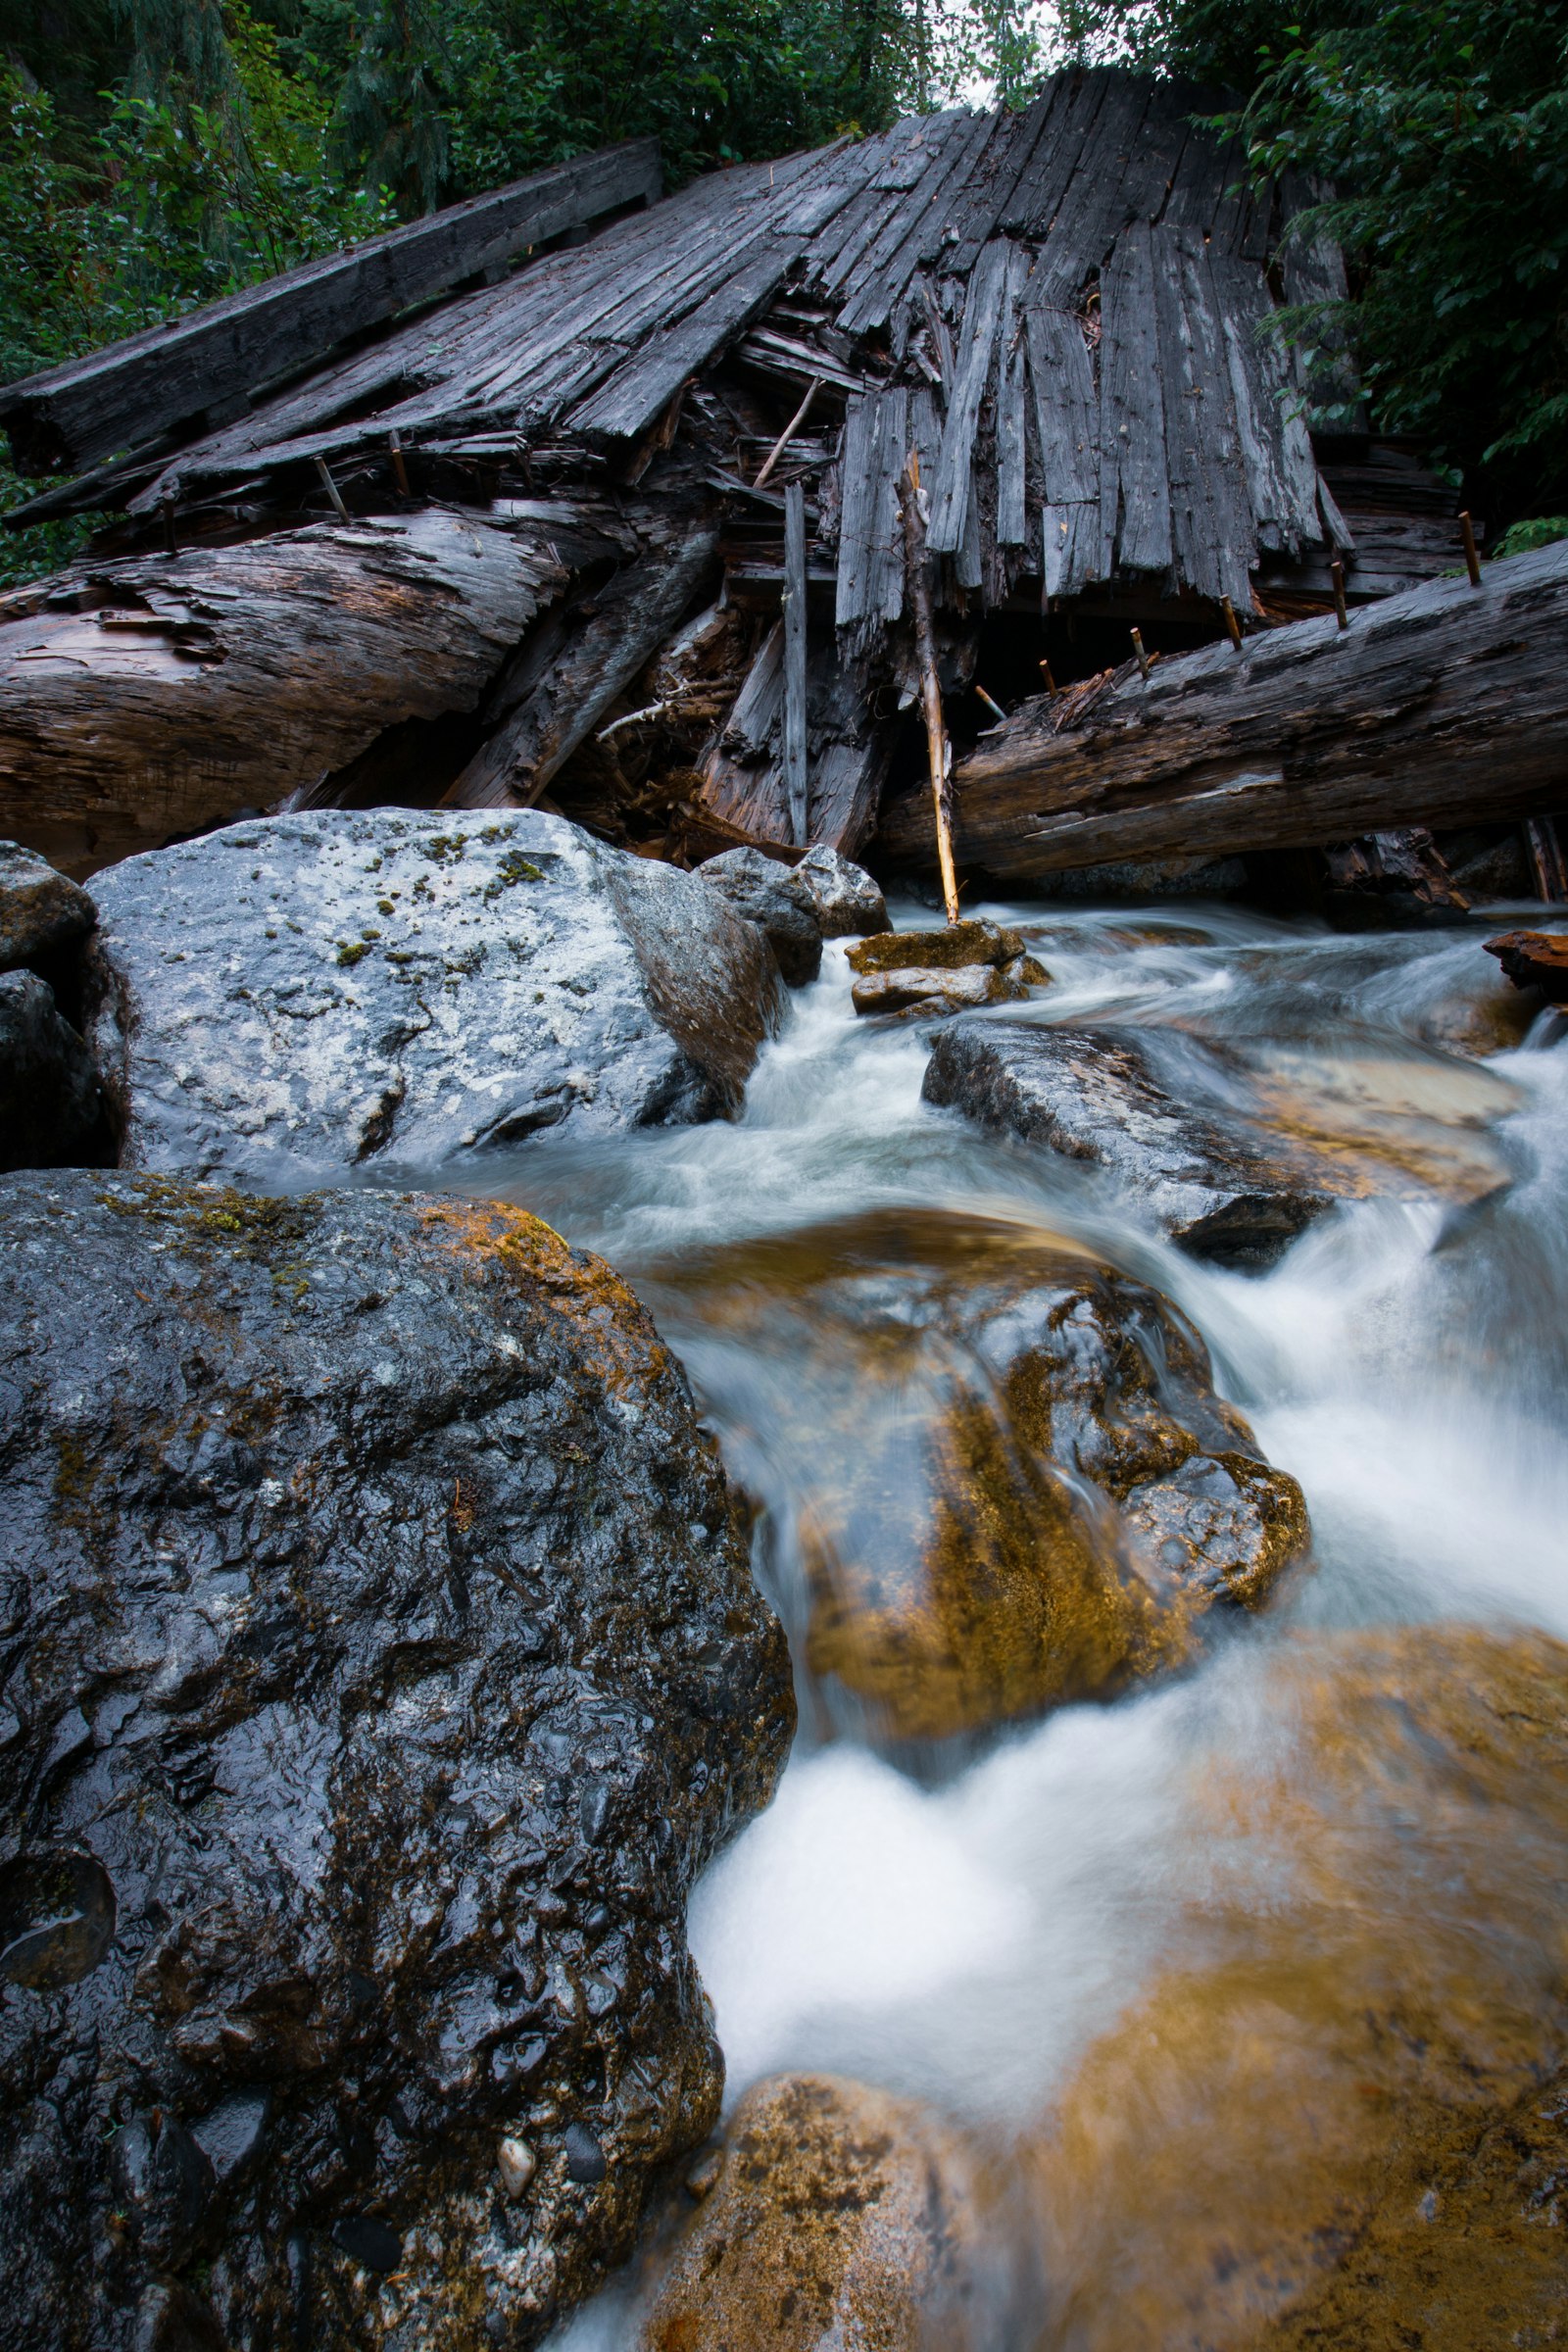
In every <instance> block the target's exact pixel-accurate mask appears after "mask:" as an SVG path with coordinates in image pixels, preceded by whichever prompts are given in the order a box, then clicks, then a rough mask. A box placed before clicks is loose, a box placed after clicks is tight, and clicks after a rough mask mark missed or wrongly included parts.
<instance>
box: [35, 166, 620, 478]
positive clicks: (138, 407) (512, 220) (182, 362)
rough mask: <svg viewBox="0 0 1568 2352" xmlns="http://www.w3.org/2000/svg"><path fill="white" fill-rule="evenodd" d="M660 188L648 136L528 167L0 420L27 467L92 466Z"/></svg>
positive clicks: (45, 376)
mask: <svg viewBox="0 0 1568 2352" xmlns="http://www.w3.org/2000/svg"><path fill="white" fill-rule="evenodd" d="M659 185H660V161H659V143H658V141H657V140H656V139H635V140H631V141H629V142H628V143H627V144H626V145H624V146H621V147H613V148H609V149H607V150H605V151H604V152H603V153H600V154H598V155H589V156H580V157H578V158H577V159H576V161H575V162H573V163H569V164H559V165H557V166H555V167H554V168H553V169H552V170H551V171H548V172H534V173H532V174H531V175H530V176H529V177H528V178H526V179H520V180H516V181H515V182H514V183H513V184H512V185H511V186H510V187H506V188H500V189H497V190H496V191H495V192H494V193H493V194H491V195H488V196H476V197H474V198H472V199H471V200H470V201H469V202H468V203H466V204H459V205H453V206H452V207H451V208H450V209H449V210H448V211H446V212H441V213H435V214H432V215H431V216H429V217H428V218H427V219H425V220H422V221H411V222H410V223H409V224H408V225H407V226H406V227H403V228H395V229H390V230H389V231H388V232H387V233H386V234H385V235H384V236H379V237H370V238H368V239H367V240H366V242H365V243H364V244H362V245H358V246H354V247H352V248H350V250H349V251H348V252H346V253H338V254H331V255H329V256H328V257H327V258H326V259H325V260H323V261H319V262H307V263H305V264H303V265H302V266H301V267H300V268H299V269H297V270H286V271H285V272H284V273H283V274H282V275H281V276H279V277H274V278H270V279H268V280H267V282H266V283H265V284H264V285H261V286H253V287H248V288H247V289H246V290H245V291H244V292H243V293H241V294H233V295H229V296H227V297H225V299H224V300H222V301H221V302H216V303H208V304H205V305H204V306H203V307H202V308H201V309H200V310H197V311H192V312H188V313H187V314H186V316H185V317H184V318H183V319H174V320H172V321H171V322H170V323H169V324H168V325H166V326H157V327H150V328H148V329H147V330H146V331H145V332H144V333H142V334H139V335H132V336H129V337H127V338H126V339H125V340H124V341H123V342H121V343H116V344H111V345H110V347H109V348H108V349H107V350H106V351H99V352H94V353H92V354H91V355H90V356H89V357H88V358H86V359H84V360H73V361H70V362H68V363H67V364H66V365H65V366H64V367H60V368H48V369H46V370H45V371H44V372H43V373H41V374H38V375H33V376H29V377H27V378H26V379H25V381H24V382H22V383H19V384H11V385H8V386H7V387H6V388H5V389H4V390H3V391H0V424H4V426H5V427H6V429H7V431H8V432H9V433H10V435H11V444H12V448H13V451H14V452H15V454H16V457H17V462H18V464H19V465H21V466H23V467H24V468H25V469H26V470H29V471H45V470H49V469H53V468H57V467H59V466H87V465H91V464H93V463H94V462H95V461H96V460H98V459H101V458H106V457H108V456H110V455H111V454H112V453H113V452H114V451H116V450H118V449H122V448H123V447H125V446H127V445H128V444H132V443H136V442H141V441H145V440H149V439H151V438H152V436H153V435H154V434H156V433H160V432H163V431H165V430H167V429H168V428H169V427H170V426H172V425H174V424H177V423H180V422H181V421H183V420H184V419H185V418H187V417H193V416H196V415H198V414H199V413H200V412H201V411H203V410H205V409H211V408H213V407H215V406H217V405H218V404H220V403H221V402H223V401H225V400H228V399H231V398H234V397H237V396H240V395H243V394H245V393H247V392H249V391H250V390H252V388H253V387H255V386H256V385H258V384H260V383H262V382H264V381H266V379H267V378H268V377H270V376H273V375H276V374H278V373H280V372H281V371H282V370H283V369H284V368H297V367H301V366H303V365H305V364H307V363H308V362H309V361H310V360H311V359H313V358H314V357H316V356H317V355H318V354H324V353H326V352H328V351H330V350H331V348H332V347H333V345H335V344H337V343H340V342H342V340H343V339H344V337H345V336H348V335H351V334H357V333H359V332H361V331H363V330H364V329H365V328H366V327H368V326H373V325H375V324H377V323H379V321H380V320H382V319H390V318H392V317H393V316H394V315H395V314H396V313H397V312H398V311H401V310H406V309H408V308H409V307H410V305H412V304H414V303H417V302H422V301H424V300H426V299H428V297H429V296H431V295H433V294H439V293H442V292H444V291H445V290H446V289H447V288H448V287H450V286H453V285H455V284H456V283H457V282H458V281H459V279H461V278H464V277H468V276H471V275H472V274H474V273H475V272H476V271H478V270H488V269H493V268H498V267H501V266H503V265H505V264H506V263H508V262H510V261H512V260H514V259H515V257H516V256H517V255H518V254H519V253H521V252H522V251H523V250H524V249H525V248H526V247H527V246H529V245H532V244H537V243H538V242H540V240H541V239H543V238H546V237H551V236H555V235H557V234H558V233H559V232H560V231H561V230H563V229H565V228H571V227H575V226H577V225H579V224H581V223H582V222H584V221H590V220H592V219H593V218H594V216H595V215H596V214H598V213H603V212H608V211H610V210H612V209H613V208H614V207H616V206H618V205H622V204H629V203H633V202H635V201H637V200H638V199H641V200H643V201H644V202H652V200H653V199H654V198H655V197H657V196H658V194H659Z"/></svg>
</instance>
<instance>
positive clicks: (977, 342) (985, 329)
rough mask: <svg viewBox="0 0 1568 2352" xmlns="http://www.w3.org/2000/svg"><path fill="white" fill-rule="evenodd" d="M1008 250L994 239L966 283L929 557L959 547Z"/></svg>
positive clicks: (934, 488) (933, 490)
mask: <svg viewBox="0 0 1568 2352" xmlns="http://www.w3.org/2000/svg"><path fill="white" fill-rule="evenodd" d="M1012 251H1013V246H1012V243H1011V240H1010V239H1008V238H1006V237H996V238H993V240H992V242H991V243H990V244H989V245H988V246H987V247H986V249H985V251H984V253H983V254H982V255H981V256H980V259H979V261H978V262H977V263H976V265H975V268H974V272H973V275H972V276H971V277H970V280H969V293H968V299H967V300H966V302H965V304H964V309H963V328H962V332H961V334H960V337H959V345H958V362H957V369H956V375H955V378H954V385H953V392H952V396H951V398H950V400H949V403H948V420H947V425H946V427H945V429H944V431H943V435H942V455H941V458H940V459H939V461H938V464H937V469H936V476H935V479H934V481H933V482H932V483H931V485H930V504H931V520H930V524H929V526H928V529H927V532H926V544H927V546H928V547H929V548H930V550H931V552H932V554H933V555H953V554H956V551H957V550H958V549H959V548H960V547H961V546H962V545H963V536H964V522H965V519H966V517H967V515H968V508H969V490H970V474H971V467H972V462H973V456H974V438H975V428H976V426H977V425H978V424H979V421H980V403H981V402H982V400H984V398H985V395H986V390H987V387H988V385H989V383H990V378H991V364H992V358H993V355H994V353H995V350H996V341H997V327H998V324H999V322H1000V319H1001V315H1002V303H1003V295H1004V292H1005V286H1006V277H1007V269H1008V256H1009V255H1010V254H1011V253H1012Z"/></svg>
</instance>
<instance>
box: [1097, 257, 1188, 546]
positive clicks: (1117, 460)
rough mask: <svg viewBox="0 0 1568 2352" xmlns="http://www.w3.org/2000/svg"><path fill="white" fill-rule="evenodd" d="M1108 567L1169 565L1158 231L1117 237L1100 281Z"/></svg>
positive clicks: (1103, 518) (1103, 522)
mask: <svg viewBox="0 0 1568 2352" xmlns="http://www.w3.org/2000/svg"><path fill="white" fill-rule="evenodd" d="M1100 450H1101V465H1100V573H1099V576H1100V577H1101V578H1102V579H1108V578H1109V576H1110V574H1111V572H1112V571H1113V570H1115V569H1116V568H1117V567H1118V566H1119V567H1120V569H1122V570H1123V571H1156V572H1163V571H1169V569H1170V568H1171V564H1172V562H1173V560H1174V547H1173V543H1172V539H1171V516H1170V476H1169V472H1168V470H1167V466H1166V453H1165V395H1164V387H1163V385H1162V384H1161V381H1160V372H1159V337H1158V331H1157V328H1156V324H1155V311H1154V250H1153V233H1152V230H1151V229H1150V228H1149V227H1148V226H1147V224H1146V223H1145V222H1143V221H1135V222H1134V224H1133V225H1132V227H1130V228H1129V229H1127V230H1126V231H1125V232H1124V234H1123V235H1122V236H1121V237H1119V238H1118V239H1117V242H1116V247H1115V250H1114V252H1113V253H1112V255H1111V258H1110V260H1109V262H1108V263H1107V264H1106V267H1105V270H1104V274H1103V276H1102V278H1101V281H1100Z"/></svg>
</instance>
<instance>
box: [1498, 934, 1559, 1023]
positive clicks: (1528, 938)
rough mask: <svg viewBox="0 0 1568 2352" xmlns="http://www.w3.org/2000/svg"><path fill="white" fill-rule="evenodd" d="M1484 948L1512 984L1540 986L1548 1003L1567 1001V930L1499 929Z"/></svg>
mask: <svg viewBox="0 0 1568 2352" xmlns="http://www.w3.org/2000/svg"><path fill="white" fill-rule="evenodd" d="M1486 950H1487V954H1488V955H1489V956H1495V957H1496V958H1497V961H1498V962H1499V963H1500V964H1501V966H1502V968H1503V971H1504V973H1505V974H1506V976H1507V978H1508V979H1510V980H1511V981H1512V982H1513V984H1514V986H1515V988H1539V989H1540V991H1541V993H1542V995H1543V996H1544V998H1545V1000H1546V1002H1547V1004H1548V1005H1568V931H1501V932H1499V933H1498V934H1497V937H1496V938H1495V939H1489V940H1488V941H1487V942H1486Z"/></svg>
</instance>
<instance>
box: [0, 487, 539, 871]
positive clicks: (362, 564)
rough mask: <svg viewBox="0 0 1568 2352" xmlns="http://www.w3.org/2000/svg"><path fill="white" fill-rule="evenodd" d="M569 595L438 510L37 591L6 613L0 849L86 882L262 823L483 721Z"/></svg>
mask: <svg viewBox="0 0 1568 2352" xmlns="http://www.w3.org/2000/svg"><path fill="white" fill-rule="evenodd" d="M563 586H564V572H563V570H562V568H561V565H560V564H559V562H558V561H557V558H556V554H555V551H554V550H553V548H551V547H550V546H549V545H548V544H547V543H546V542H545V541H544V539H543V538H542V536H540V535H537V534H532V533H528V532H524V531H520V530H514V531H498V530H493V529H490V528H488V527H487V526H486V525H485V524H483V523H479V522H475V521H470V520H468V519H467V518H466V517H462V516H460V515H456V514H453V513H451V512H449V511H447V510H445V509H441V508H432V509H430V510H428V511H427V512H425V513H423V514H420V515H411V516H409V517H407V518H405V519H402V520H399V521H381V522H376V523H364V524H356V525H355V526H353V527H352V528H351V529H347V530H345V529H344V528H343V527H342V525H341V524H338V523H317V524H313V525H311V526H310V527H309V528H308V529H305V530H299V531H287V532H284V533H282V534H280V535H279V536H278V537H277V538H275V539H266V540H257V541H252V542H249V543H247V544H245V545H242V546H238V547H226V548H213V549H200V550H192V551H191V552H190V553H189V554H187V555H183V556H176V557H166V558H153V557H137V558H135V559H132V560H128V561H125V562H121V563H109V562H100V563H97V564H83V565H81V566H79V567H78V568H77V569H76V570H74V571H73V572H71V573H68V574H66V575H64V576H62V577H60V578H58V579H55V580H46V581H40V582H37V583H34V584H33V585H32V586H31V587H29V588H28V589H27V590H25V591H24V592H22V593H20V594H19V595H17V596H14V597H12V598H8V599H5V600H3V601H0V833H4V834H10V835H12V836H14V837H15V838H16V839H17V840H19V841H24V842H25V843H27V845H28V846H29V847H30V848H32V849H36V850H40V851H42V852H43V853H44V854H45V855H46V856H47V857H49V858H53V859H54V860H55V862H56V863H58V864H60V865H62V866H64V867H65V868H66V869H67V870H68V871H74V872H83V871H90V870H91V869H92V868H93V867H94V866H96V865H101V864H104V863H106V862H108V861H109V860H110V859H112V858H124V857H129V856H131V855H132V854H133V853H134V852H135V851H137V850H146V849H154V848H157V847H159V846H160V845H161V844H162V843H164V842H166V841H168V840H170V839H172V838H174V837H178V836H182V835H184V834H187V833H191V832H195V831H198V830H200V829H201V828H202V827H204V826H207V825H212V824H216V823H219V822H221V821H222V820H223V819H224V818H226V817H230V816H232V815H234V814H235V813H236V812H237V811H239V810H240V809H244V808H246V807H252V808H260V807H266V806H269V805H270V804H271V803H272V802H274V801H277V800H279V799H280V798H282V796H283V795H284V794H286V793H288V792H291V791H294V790H296V789H298V788H299V787H300V786H302V785H309V784H313V783H314V782H315V781H316V780H317V778H318V777H319V775H320V774H321V773H322V771H323V770H325V769H331V768H336V767H340V766H342V765H343V764H344V763H345V762H346V761H348V760H353V759H355V758H357V757H358V755H359V754H360V753H362V752H364V751H365V750H366V749H367V748H368V746H369V745H370V744H371V743H372V742H373V741H374V740H375V739H376V737H377V736H378V735H379V734H380V733H381V732H382V730H383V729H385V728H387V727H390V726H393V725H395V724H397V723H398V722H399V721H401V720H404V719H409V718H436V717H439V716H441V715H442V714H443V713H446V712H449V711H472V710H473V709H475V708H476V706H477V705H478V703H479V701H480V698H481V696H482V695H483V693H484V691H485V689H486V687H487V685H488V683H489V681H490V679H491V678H492V677H493V676H494V675H495V673H496V671H497V670H498V669H500V668H501V666H502V664H503V662H504V661H505V660H506V657H507V655H508V653H509V652H510V650H511V649H512V647H513V646H514V645H515V643H516V641H517V639H518V638H519V637H520V636H521V635H522V633H523V631H524V629H525V628H526V627H527V625H528V623H529V621H530V620H531V619H532V618H533V616H534V614H535V613H537V612H538V611H539V609H540V607H541V605H543V604H545V603H548V602H549V601H550V599H551V598H552V597H554V596H555V595H557V594H558V593H559V592H560V590H561V589H562V587H563ZM8 615H14V617H9V616H8Z"/></svg>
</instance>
